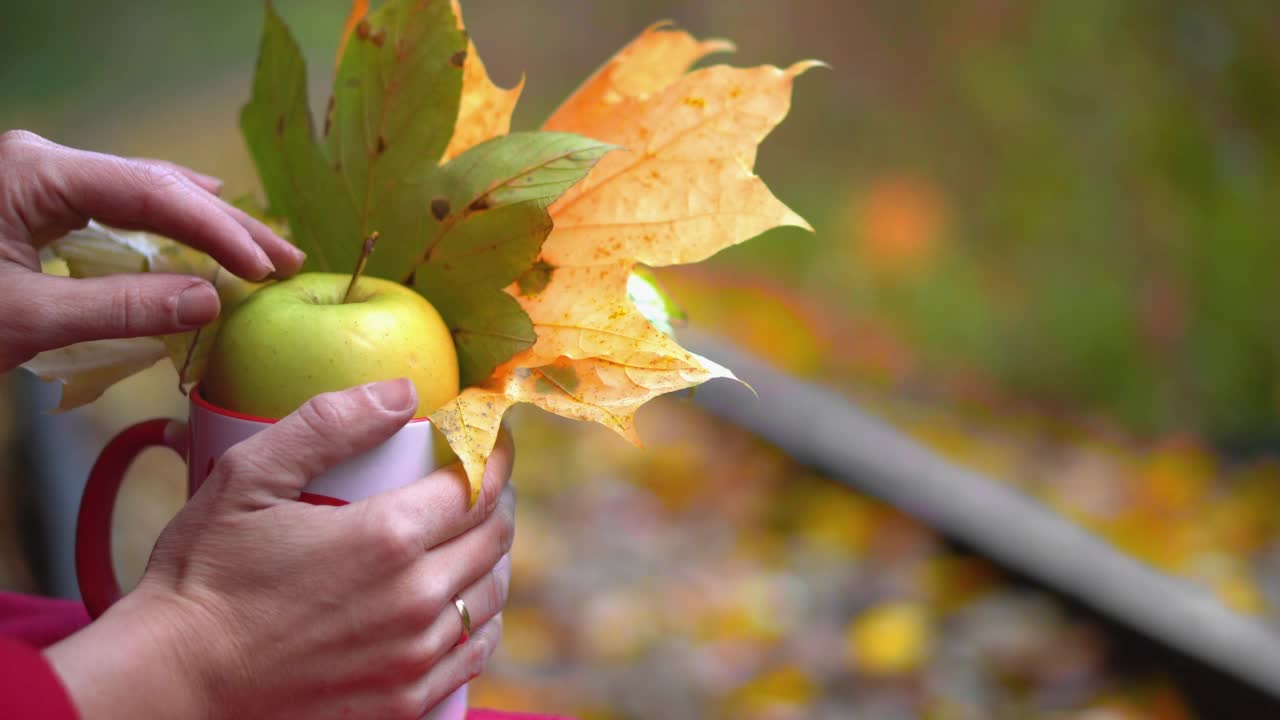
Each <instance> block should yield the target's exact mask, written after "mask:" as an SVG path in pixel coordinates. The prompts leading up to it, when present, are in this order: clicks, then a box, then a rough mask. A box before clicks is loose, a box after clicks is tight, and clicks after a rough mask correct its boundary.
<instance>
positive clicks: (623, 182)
mask: <svg viewBox="0 0 1280 720" xmlns="http://www.w3.org/2000/svg"><path fill="white" fill-rule="evenodd" d="M727 49H731V46H730V45H729V44H728V43H726V42H724V41H698V40H697V39H695V38H693V37H691V36H690V35H688V34H686V33H684V32H679V31H675V30H670V29H665V28H663V27H653V28H650V29H648V30H646V31H645V32H644V33H643V34H642V35H640V37H638V38H636V39H635V40H634V41H633V42H632V43H631V44H629V45H628V46H627V47H625V48H624V49H623V50H622V51H621V52H619V53H618V54H617V55H616V56H614V57H613V58H612V59H611V60H609V61H608V62H607V63H606V64H605V65H604V66H603V67H602V68H601V69H600V70H598V71H597V72H596V73H595V75H593V76H592V77H591V78H590V79H588V80H587V81H586V83H585V84H583V85H582V87H580V88H579V89H578V90H577V91H576V92H575V93H574V94H573V95H572V96H571V97H570V98H569V99H568V100H566V101H565V103H564V104H563V105H562V106H561V107H560V108H559V109H558V110H556V111H555V113H554V114H553V115H552V116H551V117H550V118H549V119H548V120H547V121H546V123H544V125H543V128H542V129H541V130H539V131H532V132H510V122H511V114H512V111H513V110H514V108H515V105H516V102H517V100H518V98H519V96H520V91H521V87H520V86H517V87H515V88H513V89H503V88H500V87H498V86H497V85H495V84H494V83H493V82H492V81H491V80H490V79H489V76H488V73H487V71H486V69H485V66H484V63H483V62H482V61H481V59H480V56H479V55H478V54H477V52H476V47H475V44H474V43H473V42H471V41H470V40H469V38H468V35H467V33H466V31H465V30H464V28H463V24H462V15H461V10H460V8H459V7H458V4H457V0H452V2H450V1H449V0H390V1H389V2H386V3H384V4H382V5H381V6H380V7H379V8H378V9H377V10H374V11H372V12H371V11H370V9H369V7H368V2H367V0H357V1H356V2H355V3H354V5H353V7H352V10H351V13H350V16H349V18H348V21H347V24H346V28H345V31H344V33H343V36H342V41H341V44H340V49H339V59H338V65H337V71H336V78H335V81H334V87H333V95H332V97H331V98H330V100H329V104H328V110H327V113H326V116H325V118H324V122H323V127H322V131H321V132H319V133H317V132H316V131H315V125H314V124H313V120H312V116H311V111H310V108H309V105H308V98H307V92H306V88H307V81H306V67H305V63H304V60H303V58H302V54H301V52H300V51H299V48H298V45H297V43H296V42H295V40H294V39H293V37H292V35H291V34H290V32H289V30H288V28H287V27H286V26H285V24H284V23H283V22H282V21H281V19H280V18H279V17H278V16H277V15H276V14H275V12H274V10H273V9H272V8H271V6H270V4H268V6H267V13H266V23H265V28H264V31H263V36H262V42H261V47H260V55H259V59H258V65H257V70H256V75H255V78H254V82H253V94H252V97H251V99H250V101H249V103H248V104H247V105H246V106H245V107H244V108H243V111H242V114H241V128H242V131H243V134H244V138H245V141H246V143H247V145H248V147H249V151H250V153H251V155H252V156H253V160H254V162H255V164H256V166H257V169H258V174H259V177H260V179H261V182H262V185H263V190H264V191H265V196H266V200H267V203H266V205H265V207H263V206H260V205H256V204H255V203H253V202H252V201H243V202H242V203H241V204H242V206H243V207H245V208H246V209H251V210H252V211H254V212H255V214H257V215H258V216H259V217H262V218H263V219H264V220H266V221H268V222H269V223H271V224H272V225H273V226H274V227H275V228H277V229H278V230H279V231H280V232H281V234H283V235H284V236H285V237H288V238H289V239H290V240H291V241H292V242H293V243H294V244H295V245H297V246H298V247H300V248H302V249H303V250H305V251H306V252H307V257H308V259H307V264H306V266H305V267H304V270H312V271H332V272H349V271H350V270H351V268H352V267H353V265H354V264H355V262H356V257H357V255H358V254H359V247H360V244H361V241H362V240H363V239H364V238H365V237H366V236H369V235H370V234H371V233H373V232H375V231H376V232H377V233H378V235H379V237H380V239H379V243H378V247H377V251H376V252H375V253H373V254H372V255H371V256H369V257H368V261H367V263H368V264H367V267H366V268H365V274H367V275H372V276H375V277H380V278H387V279H391V280H394V281H396V282H401V283H404V284H407V285H409V286H411V287H413V288H415V289H416V290H417V291H418V292H419V293H421V294H422V295H423V296H424V297H425V298H426V299H427V300H428V301H430V303H431V304H432V305H433V306H434V307H435V308H436V309H437V310H438V311H439V313H440V314H441V316H442V317H443V319H444V321H445V323H446V324H447V326H448V328H449V330H450V331H451V332H452V335H453V339H454V343H455V345H456V348H457V354H458V365H459V374H460V380H461V386H462V388H463V389H462V391H461V393H460V394H459V395H458V396H457V397H455V398H453V399H452V400H451V401H450V402H448V403H446V404H445V405H444V406H443V407H441V408H439V409H438V410H436V411H435V412H434V413H433V414H432V415H431V420H432V422H434V423H435V424H436V426H437V427H438V428H439V430H440V431H441V432H442V433H443V435H444V437H445V438H446V440H447V441H448V443H449V445H450V447H451V448H452V449H453V450H454V452H455V453H456V454H457V455H458V457H459V458H460V459H461V460H462V462H463V464H464V466H465V468H466V471H467V475H468V477H469V478H470V481H471V484H472V493H473V497H474V495H475V493H477V492H478V490H479V484H480V480H481V477H482V474H483V469H484V463H485V460H486V458H487V457H488V454H489V452H490V451H491V450H492V449H493V446H494V443H495V440H496V437H497V433H498V428H499V424H500V422H501V420H502V417H503V415H504V414H505V412H506V411H507V409H508V408H510V407H511V406H512V405H514V404H516V403H521V402H526V403H532V404H534V405H537V406H538V407H541V408H543V409H545V410H547V411H550V412H552V413H556V414H558V415H561V416H564V417H569V418H575V419H579V420H588V421H594V422H598V423H601V424H603V425H605V426H606V427H609V428H611V429H613V430H614V431H616V432H618V433H619V434H621V435H622V436H623V437H625V438H627V439H628V440H630V441H632V442H634V443H636V444H639V438H638V436H637V434H636V431H635V427H634V417H635V413H636V411H637V410H638V409H639V408H640V406H642V405H643V404H644V403H646V402H648V401H649V400H650V399H652V398H654V397H656V396H658V395H661V394H664V393H667V392H672V391H675V390H680V389H684V388H688V387H691V386H694V385H696V384H699V383H701V382H704V381H706V380H709V379H712V378H717V377H732V374H731V373H730V372H729V371H728V370H726V369H725V368H722V367H720V366H718V365H716V364H715V363H713V362H711V361H709V360H707V359H706V358H702V357H699V356H698V355H695V354H694V353H691V352H689V351H688V350H685V349H684V348H683V347H681V346H680V345H679V343H678V342H677V341H676V339H675V338H674V333H673V331H672V328H671V326H670V323H669V321H668V317H667V314H666V312H665V306H664V302H663V300H662V296H661V294H660V293H659V292H658V291H657V290H656V288H655V287H654V286H653V285H652V284H651V282H650V281H649V280H648V279H647V276H646V275H645V274H643V267H644V266H665V265H675V264H681V263H690V262H696V261H700V260H703V259H705V258H707V257H708V256H710V255H712V254H713V253H715V252H717V251H718V250H720V249H722V248H724V247H727V246H729V245H732V244H735V243H738V242H741V241H743V240H746V239H749V238H751V237H754V236H755V235H758V234H759V233H761V232H763V231H765V230H768V229H770V228H772V227H776V226H779V225H797V226H801V227H807V225H806V223H805V222H804V220H803V219H801V218H800V217H799V216H798V215H796V214H795V213H794V212H792V211H791V210H789V209H788V208H787V207H786V206H785V205H783V204H782V203H781V202H780V201H778V200H777V198H775V197H774V196H773V195H772V193H770V191H769V190H768V188H766V187H765V185H764V183H763V182H762V181H761V180H760V179H759V178H758V177H756V176H755V175H754V174H753V172H752V167H753V165H754V163H755V155H756V146H757V145H758V144H759V143H760V141H761V140H763V139H764V137H765V136H766V135H767V134H768V133H769V131H770V130H772V128H773V127H774V126H776V125H777V124H778V123H779V122H780V121H781V120H782V118H783V117H784V116H785V115H786V113H787V110H788V108H789V105H790V99H791V85H792V81H793V79H794V78H795V77H796V76H797V75H799V74H800V73H802V72H804V71H805V70H806V69H808V68H809V67H812V66H813V65H814V63H799V64H797V65H794V66H792V67H790V68H788V69H785V70H783V69H779V68H776V67H768V66H766V67H757V68H734V67H729V66H725V65H716V66H712V67H706V68H702V69H698V70H694V71H690V70H689V69H690V67H691V66H692V65H693V64H694V63H696V62H697V61H698V60H700V59H701V58H703V57H705V56H706V55H708V54H710V53H713V52H716V51H723V50H727ZM522 84H523V83H522ZM52 251H53V253H54V255H55V256H56V258H57V259H60V260H62V261H65V264H66V269H67V271H68V272H70V273H71V274H73V275H79V276H91V275H101V274H105V273H111V272H137V271H140V270H142V271H151V272H183V273H191V274H196V275H200V276H203V277H205V278H207V279H209V280H211V281H212V282H214V284H215V286H216V287H218V289H219V293H220V295H221V298H222V301H223V315H224V316H225V315H226V313H227V311H229V310H230V309H231V308H233V307H235V305H236V304H238V303H239V302H241V301H243V300H244V299H245V298H246V297H248V296H249V295H251V294H252V293H253V292H255V291H256V290H257V289H258V288H259V287H260V286H259V285H256V284H253V283H248V282H245V281H242V280H239V279H238V278H235V277H233V276H231V275H230V274H229V273H225V272H222V270H221V268H219V267H218V266H217V264H216V263H215V262H214V261H213V260H212V259H211V258H209V257H207V256H205V255H203V254H200V253H198V252H196V251H193V250H191V249H189V248H186V247H185V246H181V245H178V244H177V243H175V242H173V241H171V240H167V239H165V238H158V237H154V236H150V235H144V234H140V233H126V232H120V231H117V230H114V229H111V228H106V227H102V226H99V225H96V224H91V225H90V226H89V227H87V228H86V229H84V230H81V231H77V232H75V233H72V234H71V235H69V236H67V237H66V238H63V239H62V240H60V241H58V242H56V243H54V244H53V246H52ZM217 330H218V328H217V325H216V324H215V325H212V326H209V327H206V328H204V329H202V330H201V331H199V332H196V333H186V334H182V335H173V336H166V337H163V338H138V339H132V340H116V341H100V342H94V343H85V344H83V345H79V346H72V347H70V348H65V349H63V350H58V351H53V352H50V353H45V354H43V355H41V356H39V357H37V358H35V359H34V360H33V361H32V362H31V363H29V364H28V367H29V368H30V369H32V370H33V371H35V372H36V373H37V374H39V375H41V376H43V377H46V378H49V379H58V380H61V381H62V382H63V383H64V387H63V398H62V403H61V409H67V408H70V407H75V406H77V405H81V404H84V403H87V402H90V401H92V400H94V399H95V398H97V397H98V396H99V395H100V394H101V393H102V392H103V391H104V390H105V389H106V388H107V387H108V386H110V385H111V384H113V383H114V382H116V381H118V380H120V379H122V378H124V377H127V376H129V375H131V374H133V373H135V372H137V371H139V370H142V369H145V368H146V367H148V366H150V365H151V364H154V363H155V362H156V361H157V360H159V359H162V358H164V357H166V356H167V357H169V358H170V359H172V361H173V362H174V364H175V366H176V367H178V369H179V371H180V373H181V378H182V382H183V383H184V385H192V384H195V383H198V382H199V381H200V379H201V377H202V374H203V371H204V360H205V356H206V355H207V353H208V350H209V347H210V345H211V343H212V339H213V338H214V337H215V336H216V333H217Z"/></svg>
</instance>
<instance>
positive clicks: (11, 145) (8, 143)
mask: <svg viewBox="0 0 1280 720" xmlns="http://www.w3.org/2000/svg"><path fill="white" fill-rule="evenodd" d="M47 142H48V141H47V140H45V139H44V138H42V137H40V136H39V135H37V134H35V133H33V132H31V131H29V130H6V131H4V132H2V133H0V155H2V156H5V157H8V156H9V155H11V154H13V153H18V152H22V151H25V150H27V149H28V148H31V147H37V146H40V145H44V144H46V143H47Z"/></svg>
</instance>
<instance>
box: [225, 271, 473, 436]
mask: <svg viewBox="0 0 1280 720" xmlns="http://www.w3.org/2000/svg"><path fill="white" fill-rule="evenodd" d="M350 282H351V276H349V275H340V274H336V273H303V274H301V275H297V276H296V277H293V278H291V279H289V280H285V281H282V282H278V283H275V284H274V285H270V286H268V287H265V288H263V289H262V290H259V291H258V292H256V293H254V294H253V295H252V296H250V297H249V299H247V300H245V301H244V302H243V303H241V304H240V305H238V306H237V307H236V308H235V309H234V310H232V311H231V312H230V313H228V314H227V317H226V318H225V319H224V320H223V321H222V327H221V328H220V329H219V331H218V337H217V339H216V340H215V341H214V344H213V348H212V349H211V350H210V353H209V359H208V365H207V367H206V370H205V375H204V379H203V380H202V382H201V385H200V391H201V393H202V394H203V395H204V398H205V399H206V400H208V401H209V402H211V403H213V404H214V405H217V406H220V407H224V408H227V409H228V410H233V411H235V412H239V413H244V414H246V415H254V416H257V417H264V418H273V419H275V418H282V417H284V416H285V415H288V414H289V413H291V412H293V411H294V410H296V409H297V408H298V406H300V405H302V403H304V402H306V401H307V400H308V399H309V398H311V397H313V396H315V395H318V394H320V393H322V392H328V391H332V390H342V389H344V388H349V387H352V386H355V385H361V384H363V383H368V382H374V381H376V380H390V379H394V378H400V377H407V378H409V379H410V380H411V381H412V382H413V384H414V386H415V387H416V388H417V390H418V410H417V414H416V417H423V416H426V415H430V414H431V413H432V412H434V411H435V410H436V408H438V407H440V406H441V405H443V404H445V403H446V402H448V401H449V400H452V399H453V398H454V397H455V396H456V395H457V394H458V355H457V350H456V349H455V348H454V345H453V336H452V335H451V334H450V333H449V328H448V327H447V326H446V325H445V323H444V320H442V319H441V318H440V313H438V312H436V309H435V308H434V307H432V306H431V303H429V302H427V300H426V299H425V298H423V297H422V296H421V295H419V294H418V293H417V292H415V291H414V290H413V289H411V288H408V287H405V286H404V285H400V284H398V283H395V282H392V281H390V280H383V279H380V278H368V277H361V278H359V279H358V280H357V281H356V283H355V285H354V286H353V287H352V288H351V292H350V294H349V295H348V293H347V286H348V284H349V283H350Z"/></svg>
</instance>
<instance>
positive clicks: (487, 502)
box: [476, 478, 503, 517]
mask: <svg viewBox="0 0 1280 720" xmlns="http://www.w3.org/2000/svg"><path fill="white" fill-rule="evenodd" d="M486 480H487V478H486ZM502 493H503V491H502V485H500V484H498V483H494V482H485V483H484V484H483V485H481V486H480V499H479V502H477V503H476V505H477V506H478V507H479V508H480V511H481V512H482V513H483V515H484V516H485V517H488V516H489V515H492V514H493V513H494V511H495V510H497V509H498V504H499V503H501V502H502Z"/></svg>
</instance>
